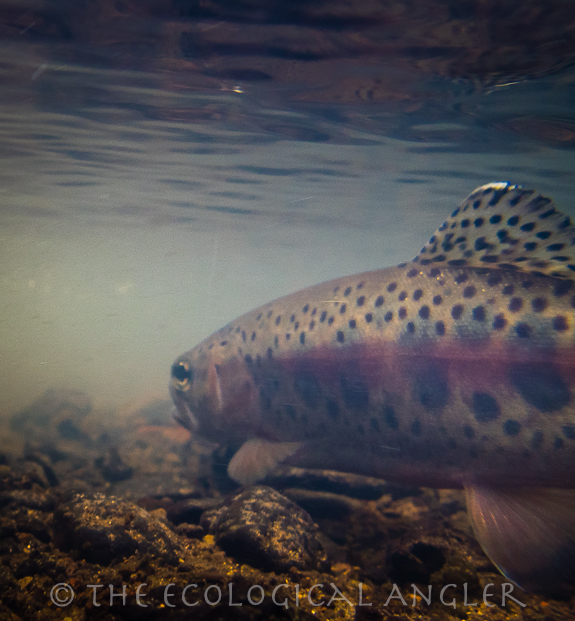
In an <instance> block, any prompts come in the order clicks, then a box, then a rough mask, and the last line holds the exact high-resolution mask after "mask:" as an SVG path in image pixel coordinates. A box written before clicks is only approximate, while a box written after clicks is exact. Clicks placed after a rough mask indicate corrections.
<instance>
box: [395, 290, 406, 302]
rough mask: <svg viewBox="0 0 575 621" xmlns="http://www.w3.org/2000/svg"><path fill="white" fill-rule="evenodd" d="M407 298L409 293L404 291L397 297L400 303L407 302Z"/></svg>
mask: <svg viewBox="0 0 575 621" xmlns="http://www.w3.org/2000/svg"><path fill="white" fill-rule="evenodd" d="M406 297H407V292H406V291H402V292H401V293H400V294H399V296H398V297H397V299H398V300H399V301H400V302H403V300H405V298H406Z"/></svg>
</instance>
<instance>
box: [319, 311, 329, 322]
mask: <svg viewBox="0 0 575 621" xmlns="http://www.w3.org/2000/svg"><path fill="white" fill-rule="evenodd" d="M326 317H327V311H322V313H321V315H320V316H319V320H320V322H322V323H323V322H324V321H325V318H326Z"/></svg>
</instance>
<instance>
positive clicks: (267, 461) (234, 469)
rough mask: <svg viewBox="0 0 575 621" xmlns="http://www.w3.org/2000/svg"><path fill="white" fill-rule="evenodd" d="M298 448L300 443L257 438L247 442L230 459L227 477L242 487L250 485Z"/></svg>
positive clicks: (263, 476)
mask: <svg viewBox="0 0 575 621" xmlns="http://www.w3.org/2000/svg"><path fill="white" fill-rule="evenodd" d="M300 447H301V443H300V442H269V441H268V440H260V439H258V438H256V439H253V440H248V441H247V442H245V443H244V444H242V446H241V447H240V449H239V451H238V452H237V453H236V454H235V455H234V456H233V457H232V459H231V461H230V463H229V465H228V475H229V476H230V478H232V479H233V480H234V481H237V482H238V483H241V484H242V485H251V484H252V483H255V482H256V481H260V480H261V479H263V478H265V476H266V475H267V474H268V473H269V472H271V471H272V470H275V468H276V467H277V466H278V465H279V464H280V463H281V462H282V461H284V460H285V459H287V458H288V457H290V456H291V455H293V454H295V453H296V452H297V451H298V450H299V448H300Z"/></svg>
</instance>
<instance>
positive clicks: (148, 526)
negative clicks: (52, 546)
mask: <svg viewBox="0 0 575 621" xmlns="http://www.w3.org/2000/svg"><path fill="white" fill-rule="evenodd" d="M54 539H55V542H56V545H58V546H59V547H60V548H61V549H64V550H74V551H75V552H76V553H77V554H78V555H79V556H80V557H82V558H84V559H86V560H87V561H89V562H91V563H98V564H100V565H107V564H109V563H111V562H112V561H113V560H115V559H118V558H123V557H127V556H131V555H132V554H134V553H135V552H136V551H138V553H141V554H149V555H151V556H155V557H160V558H162V559H163V560H165V561H166V562H167V563H169V564H172V565H175V564H177V563H178V559H179V558H181V556H182V555H183V554H184V552H185V544H184V542H182V541H181V540H180V539H179V537H178V536H177V535H175V534H174V533H173V532H172V531H171V530H170V529H169V528H168V527H167V526H166V525H165V524H163V523H162V522H161V521H160V520H158V519H157V518H155V517H154V516H152V515H151V514H150V513H148V512H147V511H145V510H144V509H142V508H141V507H138V505H136V504H134V503H131V502H127V501H123V500H119V499H117V498H106V497H105V496H103V495H102V494H95V495H93V496H92V497H90V496H87V495H84V494H78V495H76V496H75V497H74V498H73V499H72V500H70V501H68V502H66V503H64V504H62V505H60V506H59V507H58V508H57V509H56V511H55V514H54Z"/></svg>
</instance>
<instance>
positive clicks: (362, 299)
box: [355, 295, 365, 306]
mask: <svg viewBox="0 0 575 621" xmlns="http://www.w3.org/2000/svg"><path fill="white" fill-rule="evenodd" d="M355 303H356V304H357V305H358V306H363V305H364V304H365V295H361V296H360V297H359V298H357V300H356V302H355Z"/></svg>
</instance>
